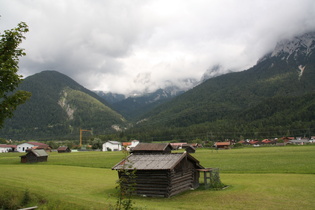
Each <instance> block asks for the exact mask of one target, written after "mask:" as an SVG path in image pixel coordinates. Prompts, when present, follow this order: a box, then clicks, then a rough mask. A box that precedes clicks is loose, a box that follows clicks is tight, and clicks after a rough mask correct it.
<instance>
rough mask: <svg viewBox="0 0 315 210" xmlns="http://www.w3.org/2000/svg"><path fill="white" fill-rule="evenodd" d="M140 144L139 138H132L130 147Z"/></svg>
mask: <svg viewBox="0 0 315 210" xmlns="http://www.w3.org/2000/svg"><path fill="white" fill-rule="evenodd" d="M138 144H139V141H138V140H132V141H131V145H130V147H131V148H133V147H135V146H137V145H138Z"/></svg>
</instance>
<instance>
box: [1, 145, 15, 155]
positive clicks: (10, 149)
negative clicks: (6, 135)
mask: <svg viewBox="0 0 315 210" xmlns="http://www.w3.org/2000/svg"><path fill="white" fill-rule="evenodd" d="M15 149H16V145H7V144H0V153H4V152H13V151H14V150H15Z"/></svg>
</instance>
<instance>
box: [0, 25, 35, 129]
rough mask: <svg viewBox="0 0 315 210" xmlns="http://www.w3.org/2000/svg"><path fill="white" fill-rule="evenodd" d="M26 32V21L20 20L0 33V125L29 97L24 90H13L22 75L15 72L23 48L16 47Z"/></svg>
mask: <svg viewBox="0 0 315 210" xmlns="http://www.w3.org/2000/svg"><path fill="white" fill-rule="evenodd" d="M26 32H28V26H27V25H26V23H24V22H21V23H19V24H18V26H17V27H16V28H14V29H11V30H5V31H4V33H3V34H0V38H1V40H0V127H2V126H3V122H4V120H5V119H6V118H10V117H12V116H13V111H14V110H15V109H16V107H17V106H18V105H20V104H23V103H24V102H25V101H26V100H27V99H29V98H30V97H31V93H29V92H26V91H22V90H19V91H16V92H14V93H13V91H14V90H15V89H16V88H17V87H18V85H19V83H20V82H21V81H22V76H21V75H18V74H17V71H18V69H19V67H18V63H19V57H20V56H24V55H25V52H24V49H21V48H18V46H19V45H20V44H21V43H22V40H23V39H25V37H24V35H23V34H24V33H26Z"/></svg>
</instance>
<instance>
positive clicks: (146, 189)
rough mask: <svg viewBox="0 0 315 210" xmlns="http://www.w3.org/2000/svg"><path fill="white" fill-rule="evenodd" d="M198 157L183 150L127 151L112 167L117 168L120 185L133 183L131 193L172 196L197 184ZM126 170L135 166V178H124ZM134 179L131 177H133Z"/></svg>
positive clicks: (200, 167) (133, 168)
mask: <svg viewBox="0 0 315 210" xmlns="http://www.w3.org/2000/svg"><path fill="white" fill-rule="evenodd" d="M203 168H204V167H202V166H201V165H200V164H199V161H198V160H197V159H195V158H194V157H193V156H191V155H190V154H188V153H187V152H184V153H142V154H137V153H133V154H130V155H129V156H128V157H127V158H126V159H124V160H122V161H121V162H119V163H118V164H116V165H115V166H114V167H113V168H112V169H113V170H117V171H118V177H119V179H121V180H128V181H124V182H123V185H128V186H129V185H130V184H135V191H134V194H136V195H141V196H150V197H171V196H173V195H176V194H178V193H181V192H184V191H187V190H190V189H195V188H198V187H199V176H200V174H199V171H198V169H203ZM125 170H128V171H130V170H131V171H133V170H135V178H134V179H128V178H127V179H122V178H126V175H125ZM133 180H134V181H133Z"/></svg>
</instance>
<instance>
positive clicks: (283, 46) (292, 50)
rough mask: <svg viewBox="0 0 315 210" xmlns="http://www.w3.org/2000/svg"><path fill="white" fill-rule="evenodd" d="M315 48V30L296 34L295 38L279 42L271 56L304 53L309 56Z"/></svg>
mask: <svg viewBox="0 0 315 210" xmlns="http://www.w3.org/2000/svg"><path fill="white" fill-rule="evenodd" d="M314 48H315V31H314V32H309V33H305V34H303V35H301V36H296V37H294V38H293V39H290V40H289V39H286V40H282V41H280V42H278V44H277V46H276V47H275V49H274V50H273V52H272V53H271V57H274V56H279V55H280V56H281V55H283V54H287V55H288V57H289V56H290V55H292V54H296V53H299V54H303V55H304V56H308V55H309V54H310V53H311V52H312V50H314Z"/></svg>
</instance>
